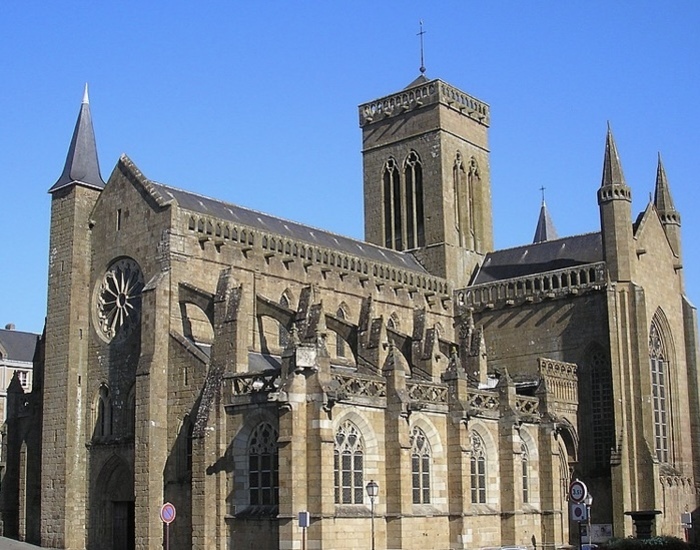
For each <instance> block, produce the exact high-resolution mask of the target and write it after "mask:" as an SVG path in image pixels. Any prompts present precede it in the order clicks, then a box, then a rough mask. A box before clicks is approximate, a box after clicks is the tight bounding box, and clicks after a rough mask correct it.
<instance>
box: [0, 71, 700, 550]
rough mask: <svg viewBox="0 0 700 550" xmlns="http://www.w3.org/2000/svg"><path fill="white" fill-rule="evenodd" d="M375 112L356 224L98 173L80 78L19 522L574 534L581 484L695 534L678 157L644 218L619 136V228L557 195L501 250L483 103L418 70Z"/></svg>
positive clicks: (232, 530)
mask: <svg viewBox="0 0 700 550" xmlns="http://www.w3.org/2000/svg"><path fill="white" fill-rule="evenodd" d="M359 123H360V128H361V130H362V150H363V162H364V202H365V240H364V241H358V240H354V239H351V238H347V237H343V236H340V235H336V234H333V233H330V232H326V231H323V230H319V229H315V228H311V227H308V226H305V225H303V224H300V223H297V222H292V221H287V220H284V219H279V218H276V217H273V216H269V215H266V214H263V213H260V212H256V211H252V210H249V209H246V208H242V207H240V206H236V205H234V204H229V203H225V202H222V201H218V200H216V199H212V198H208V197H204V196H200V195H198V194H196V193H195V192H193V191H184V190H181V189H176V188H174V187H170V186H168V185H165V184H162V183H157V182H156V181H154V180H151V179H149V177H148V176H147V175H145V174H143V173H142V172H141V171H140V170H139V169H138V167H137V166H135V165H134V163H133V162H132V161H131V160H130V159H129V158H128V157H126V156H122V157H121V158H120V159H119V160H118V162H117V164H116V166H115V167H114V169H113V170H112V173H111V175H110V176H109V178H108V180H107V181H106V182H105V181H103V179H102V176H101V174H100V170H99V165H98V160H97V152H96V145H95V136H94V133H93V126H92V120H91V115H90V108H89V102H88V98H87V92H86V94H85V97H84V100H83V103H82V105H81V108H80V113H79V115H78V120H77V124H76V126H75V130H74V133H73V138H72V141H71V143H70V147H69V151H68V156H67V159H66V164H65V167H64V169H63V173H62V174H61V176H60V177H59V178H58V180H57V181H56V183H55V184H54V185H53V186H52V187H50V189H49V193H50V196H51V235H50V248H49V278H48V306H47V318H46V326H45V331H44V334H43V335H42V337H41V340H40V350H39V352H38V353H37V356H36V357H37V360H36V363H37V364H36V365H35V377H34V384H33V388H32V390H31V392H30V393H24V392H23V391H21V390H20V391H13V392H11V393H10V394H9V396H8V398H9V399H12V400H14V401H13V403H12V404H10V405H9V406H8V407H9V410H11V411H15V412H14V413H13V414H12V415H11V416H10V417H9V418H8V421H7V425H6V429H7V433H8V436H7V441H8V454H7V456H8V472H10V471H12V472H14V480H13V482H12V483H9V482H7V481H6V482H5V483H3V494H2V518H3V529H4V533H5V535H6V536H12V537H17V538H20V539H24V540H28V541H32V542H36V543H40V544H41V545H42V546H45V547H49V548H67V549H76V550H77V549H84V548H88V549H95V550H97V549H100V550H104V549H114V550H125V549H133V548H138V549H144V550H145V549H149V550H156V549H160V548H162V547H163V544H164V543H163V541H164V537H165V536H167V537H168V540H169V545H170V548H171V549H189V548H206V549H220V550H228V549H244V548H245V549H249V548H264V549H292V548H308V549H325V550H342V549H348V550H350V549H356V548H369V547H372V548H374V547H375V545H376V548H386V549H407V550H408V549H421V550H423V549H426V548H430V549H452V550H457V549H484V548H493V547H500V546H508V547H513V546H517V547H522V548H530V549H537V548H541V549H554V548H559V547H562V546H565V545H568V544H572V543H577V542H578V529H579V525H578V523H577V522H575V521H574V520H573V518H572V516H571V514H570V502H569V498H568V492H569V486H570V484H571V482H572V480H574V479H579V480H581V481H583V482H584V483H585V484H586V485H587V487H588V489H589V491H590V494H591V495H592V496H593V497H594V502H593V505H592V519H591V521H592V523H593V524H596V525H607V526H610V529H611V530H612V534H613V535H614V536H616V537H624V536H628V535H631V534H633V533H634V525H633V523H632V520H631V519H630V516H629V515H627V513H628V512H634V511H658V514H657V515H656V519H655V523H654V529H655V531H656V532H657V533H662V534H669V535H676V536H682V534H683V530H682V527H681V521H680V515H681V513H683V512H690V513H694V512H695V511H696V506H697V502H698V497H697V490H698V481H699V480H700V471H698V470H699V469H700V395H699V394H698V388H699V384H698V366H699V364H698V363H699V361H698V358H699V352H698V336H697V319H696V316H697V313H696V309H695V307H694V306H693V305H692V304H691V303H690V302H689V301H688V299H687V298H686V296H685V294H684V284H683V268H682V252H681V234H680V225H681V217H680V214H679V212H678V211H677V210H676V209H675V207H674V204H673V201H672V198H671V188H670V185H669V182H668V180H667V178H666V175H665V172H664V168H663V166H662V164H661V161H660V160H659V165H658V171H657V174H656V181H655V189H654V196H653V200H650V202H649V203H648V205H647V206H646V208H645V210H644V211H643V212H641V213H640V214H639V215H638V216H637V217H633V213H632V210H631V193H632V190H631V187H630V186H629V185H628V184H627V182H626V181H625V178H624V175H623V171H622V165H621V162H620V158H619V156H618V153H617V150H616V146H615V142H614V139H613V135H612V133H611V132H610V130H608V133H607V138H606V141H605V143H604V144H601V146H602V145H604V147H601V157H602V160H603V166H602V177H601V181H600V184H599V185H598V182H591V204H590V207H591V208H594V207H595V206H594V205H595V203H594V201H597V207H598V209H599V211H600V228H599V230H598V231H596V232H593V233H588V234H584V235H575V236H569V237H563V238H558V237H557V236H556V234H555V232H554V225H553V223H552V221H551V219H550V216H549V214H548V212H547V209H546V206H545V205H544V202H543V204H542V209H541V212H540V218H539V222H538V224H537V227H536V230H535V238H534V240H533V242H531V243H530V244H525V245H523V246H520V247H517V248H511V249H507V250H494V244H493V229H492V210H491V189H490V186H491V183H490V176H489V144H488V129H489V124H490V112H489V106H488V105H487V104H486V103H483V102H482V101H480V100H478V99H476V98H474V97H472V96H470V95H468V94H466V93H465V92H462V91H460V90H459V89H457V88H455V87H454V86H452V85H450V84H448V83H446V82H444V81H442V80H439V79H432V80H430V79H428V78H426V77H425V76H424V75H423V74H421V75H420V76H419V77H418V78H417V79H416V80H414V81H413V82H411V83H410V84H409V85H408V86H407V87H406V88H404V89H401V90H400V91H398V92H397V93H394V94H391V95H389V96H386V97H383V98H380V99H376V100H374V101H370V102H369V103H365V104H362V105H360V107H359ZM155 176H156V177H157V174H156V175H155ZM649 180H650V187H651V183H652V181H653V174H650V178H649ZM260 183H261V184H262V185H264V182H260ZM47 187H48V185H47ZM638 191H639V192H642V193H646V192H647V191H648V189H646V188H644V189H639V190H638ZM534 214H536V213H533V222H534V221H535V218H536V216H535V215H534ZM534 225H535V224H534V223H533V226H534ZM533 228H534V227H533ZM523 240H524V241H527V240H529V239H523ZM10 463H11V464H10ZM370 482H374V483H375V484H376V485H377V486H378V492H377V495H376V497H370V496H369V495H368V491H367V486H368V485H369V484H370ZM166 502H169V503H171V504H172V505H174V507H175V510H176V517H175V519H174V521H173V522H172V523H171V524H169V526H168V527H167V528H166V527H165V526H164V523H163V521H162V520H161V517H160V511H161V506H162V505H163V503H166ZM302 511H308V513H309V525H308V527H307V528H303V529H302V528H301V527H300V526H299V520H298V514H299V513H300V512H302ZM691 535H692V533H691Z"/></svg>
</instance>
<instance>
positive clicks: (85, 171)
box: [49, 84, 105, 193]
mask: <svg viewBox="0 0 700 550" xmlns="http://www.w3.org/2000/svg"><path fill="white" fill-rule="evenodd" d="M73 184H75V185H83V186H87V187H92V188H93V189H104V186H105V182H104V180H103V179H102V176H101V175H100V165H99V162H98V160H97V145H96V143H95V132H94V130H93V127H92V116H91V115H90V100H89V98H88V88H87V84H86V85H85V92H84V93H83V101H82V104H81V105H80V112H79V113H78V120H77V121H76V123H75V129H74V130H73V138H72V139H71V142H70V147H69V148H68V155H67V156H66V164H65V166H64V167H63V173H62V174H61V177H60V178H58V181H57V182H56V183H55V184H54V185H53V186H52V187H51V189H49V193H53V192H55V191H58V190H59V189H63V188H64V187H67V186H69V185H73Z"/></svg>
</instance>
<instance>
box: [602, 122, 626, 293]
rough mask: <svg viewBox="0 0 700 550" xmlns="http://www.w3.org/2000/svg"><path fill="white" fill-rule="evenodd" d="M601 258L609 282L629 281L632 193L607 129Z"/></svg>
mask: <svg viewBox="0 0 700 550" xmlns="http://www.w3.org/2000/svg"><path fill="white" fill-rule="evenodd" d="M598 205H599V207H600V228H601V231H602V234H603V256H604V258H605V262H606V264H607V268H608V274H609V275H610V279H611V280H612V281H631V280H632V277H633V273H632V270H633V263H632V258H633V255H634V243H633V235H632V191H631V190H630V188H629V187H628V186H627V183H626V182H625V176H624V174H623V173H622V165H621V164H620V158H619V156H618V154H617V147H616V146H615V140H614V139H613V135H612V130H611V129H610V126H608V134H607V136H606V140H605V158H604V160H603V178H602V182H601V185H600V188H599V189H598Z"/></svg>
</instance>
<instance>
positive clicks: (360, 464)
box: [334, 420, 365, 504]
mask: <svg viewBox="0 0 700 550" xmlns="http://www.w3.org/2000/svg"><path fill="white" fill-rule="evenodd" d="M364 453H365V445H364V440H363V438H362V434H361V433H360V430H359V429H358V428H357V426H355V424H353V423H352V422H350V421H349V420H346V421H345V422H343V423H342V424H341V425H340V426H339V427H338V430H337V431H336V433H335V451H334V484H335V503H336V504H362V502H363V497H364V473H363V472H364Z"/></svg>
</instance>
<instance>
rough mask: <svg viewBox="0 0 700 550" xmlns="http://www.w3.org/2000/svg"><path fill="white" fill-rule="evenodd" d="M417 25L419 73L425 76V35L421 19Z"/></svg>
mask: <svg viewBox="0 0 700 550" xmlns="http://www.w3.org/2000/svg"><path fill="white" fill-rule="evenodd" d="M419 23H420V32H419V33H418V36H420V73H421V74H425V63H423V35H424V34H425V31H424V30H423V20H422V19H421V20H420V21H419Z"/></svg>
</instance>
